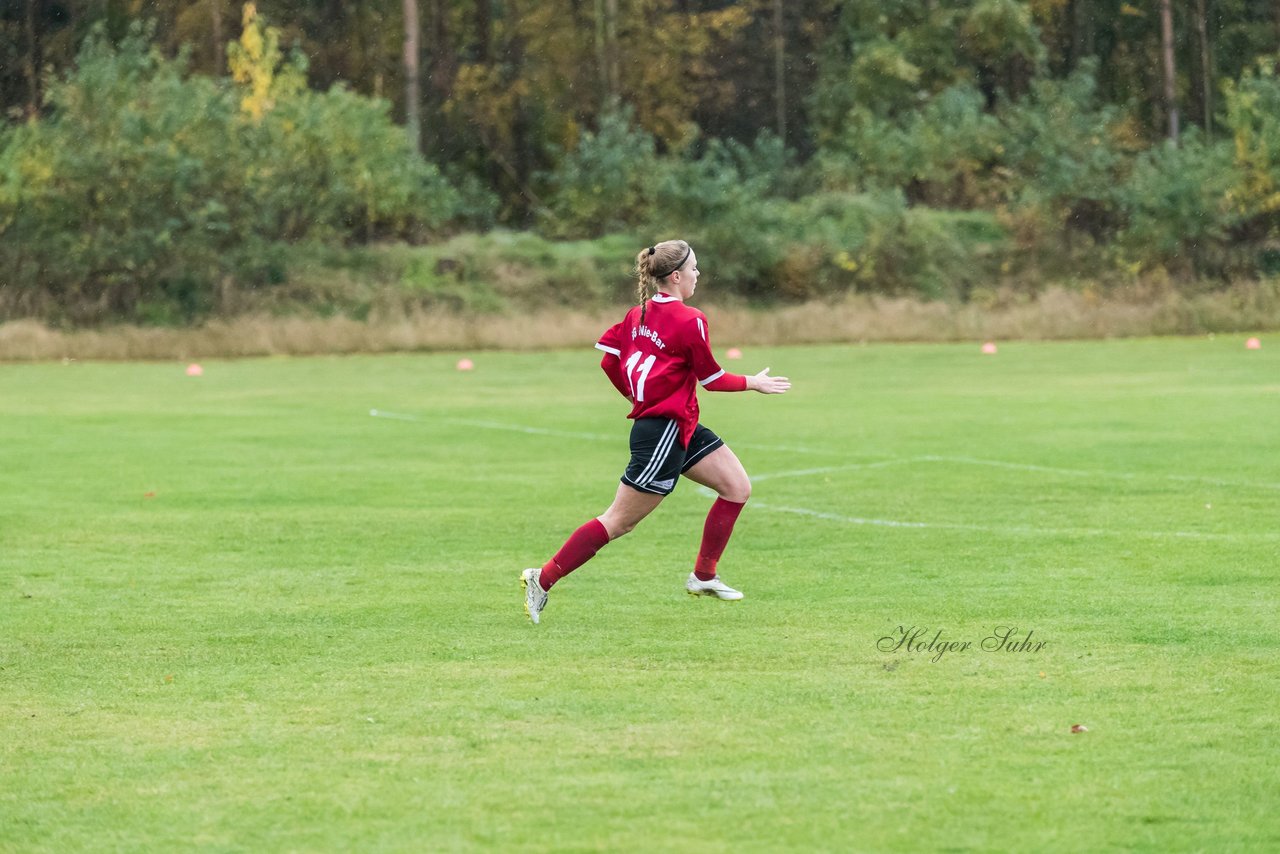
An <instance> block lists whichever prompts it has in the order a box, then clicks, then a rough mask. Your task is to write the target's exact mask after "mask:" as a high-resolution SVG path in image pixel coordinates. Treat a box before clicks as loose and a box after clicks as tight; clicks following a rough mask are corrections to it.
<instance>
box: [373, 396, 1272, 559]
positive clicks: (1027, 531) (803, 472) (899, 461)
mask: <svg viewBox="0 0 1280 854" xmlns="http://www.w3.org/2000/svg"><path fill="white" fill-rule="evenodd" d="M369 414H370V415H371V416H373V417H375V418H391V419H394V420H397V421H412V422H417V423H427V422H430V421H444V422H448V423H451V424H461V425H464V426H468V427H481V428H484V429H489V430H504V431H508V432H514V433H526V434H531V435H536V436H559V437H564V438H570V439H589V440H593V441H603V442H616V441H618V437H617V436H615V435H609V434H605V433H577V432H573V431H569V430H553V429H548V428H543V427H526V426H524V425H520V424H508V423H504V422H501V421H482V420H476V419H470V418H435V419H429V418H422V417H420V416H417V415H406V414H404V413H399V412H388V411H386V410H385V409H371V410H369ZM735 444H739V443H735ZM739 446H740V447H752V446H749V445H740V444H739ZM754 447H757V448H765V449H768V450H796V449H787V448H783V447H782V446H767V445H756V446H754ZM809 452H811V453H827V452H825V451H818V450H812V449H811V450H810V451H809ZM912 463H962V464H966V465H983V466H993V467H997V468H1008V469H1015V470H1018V471H1037V472H1044V473H1046V474H1063V475H1072V476H1080V477H1111V478H1122V479H1126V480H1130V479H1137V478H1143V477H1148V478H1164V479H1167V480H1181V481H1187V480H1189V481H1196V482H1202V483H1210V484H1215V485H1222V486H1244V487H1256V488H1258V489H1280V484H1273V483H1251V482H1248V481H1228V480H1220V479H1217V478H1207V477H1199V476H1194V475H1160V474H1138V473H1132V472H1114V471H1106V470H1099V469H1092V470H1089V469H1065V468H1053V467H1049V466H1036V465H1026V464H1023V463H1009V462H1003V461H1001V460H982V459H976V458H973V457H945V456H936V455H929V456H921V457H899V458H895V459H889V460H879V461H877V462H873V463H850V464H848V465H842V466H822V467H817V468H809V469H796V470H793V471H782V472H772V473H766V474H760V475H754V476H753V477H752V478H751V482H752V483H758V482H760V481H762V480H770V479H773V478H780V477H811V476H813V475H818V474H827V473H831V472H842V471H857V470H860V469H875V468H886V467H888V466H895V465H909V464H912ZM698 490H699V492H701V493H702V494H703V495H706V496H709V497H714V496H715V492H713V491H712V490H710V489H708V488H707V487H705V486H699V487H698ZM751 506H752V507H758V508H760V509H761V510H771V511H773V512H775V513H791V514H794V515H798V516H808V517H810V518H813V519H824V520H826V521H829V522H840V523H842V524H846V525H870V526H876V527H882V528H914V529H929V530H955V531H977V532H982V533H990V534H1016V535H1024V536H1025V535H1032V536H1034V535H1050V536H1054V535H1065V536H1089V537H1139V538H1153V537H1154V538H1175V539H1192V540H1219V541H1228V542H1229V541H1235V540H1280V534H1214V533H1205V532H1198V531H1114V530H1108V529H1104V528H1038V527H1034V526H1025V525H1009V526H998V525H968V524H962V523H952V522H907V521H902V520H896V519H871V518H866V517H861V516H847V515H843V514H840V513H826V512H823V511H821V510H811V509H809V508H807V507H784V506H782V505H778V504H769V503H766V502H762V501H759V500H753V501H752V502H751Z"/></svg>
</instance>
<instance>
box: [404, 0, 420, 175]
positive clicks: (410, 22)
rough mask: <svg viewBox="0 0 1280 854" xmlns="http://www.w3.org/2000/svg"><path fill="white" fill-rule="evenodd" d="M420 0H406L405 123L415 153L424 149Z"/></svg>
mask: <svg viewBox="0 0 1280 854" xmlns="http://www.w3.org/2000/svg"><path fill="white" fill-rule="evenodd" d="M420 81H421V77H420V75H419V72H418V0H404V123H405V129H406V130H407V131H408V133H409V145H410V146H411V147H412V149H413V152H414V154H415V155H416V154H417V153H418V152H420V151H422V118H421V113H420V108H421V104H422V99H421V96H420V93H419V91H418V89H419V85H420Z"/></svg>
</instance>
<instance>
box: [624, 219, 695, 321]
mask: <svg viewBox="0 0 1280 854" xmlns="http://www.w3.org/2000/svg"><path fill="white" fill-rule="evenodd" d="M692 252H693V249H692V247H690V246H689V244H688V243H687V242H685V241H683V240H664V241H663V242H661V243H657V244H654V245H653V246H650V247H648V248H647V249H641V250H640V254H639V255H637V256H636V299H637V300H638V301H639V303H640V322H641V323H644V315H645V311H646V309H647V308H648V303H649V300H650V299H651V298H652V297H653V295H654V294H656V293H657V292H658V290H659V288H661V287H662V281H663V280H664V279H666V278H667V276H670V275H671V274H672V273H674V272H675V271H676V270H679V269H680V268H681V267H683V266H684V264H685V262H686V261H688V260H689V255H690V253H692Z"/></svg>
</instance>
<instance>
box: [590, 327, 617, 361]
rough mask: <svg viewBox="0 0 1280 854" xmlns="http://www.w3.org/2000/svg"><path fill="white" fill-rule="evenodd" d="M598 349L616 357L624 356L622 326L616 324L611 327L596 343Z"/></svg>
mask: <svg viewBox="0 0 1280 854" xmlns="http://www.w3.org/2000/svg"><path fill="white" fill-rule="evenodd" d="M596 349H597V350H603V351H604V352H606V353H611V354H613V355H614V356H621V355H622V324H621V323H615V324H614V325H613V326H610V327H609V328H608V329H607V330H605V333H604V334H603V335H601V336H600V340H599V341H597V342H596Z"/></svg>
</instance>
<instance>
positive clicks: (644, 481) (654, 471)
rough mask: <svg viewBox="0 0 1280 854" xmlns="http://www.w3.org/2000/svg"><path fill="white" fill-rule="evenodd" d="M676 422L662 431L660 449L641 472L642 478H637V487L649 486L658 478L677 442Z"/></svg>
mask: <svg viewBox="0 0 1280 854" xmlns="http://www.w3.org/2000/svg"><path fill="white" fill-rule="evenodd" d="M678 432H679V431H678V430H676V422H674V421H669V422H667V426H666V428H665V429H663V431H662V437H661V438H660V439H658V447H657V448H655V449H654V451H653V456H652V457H651V458H650V459H649V464H648V465H647V466H645V467H644V471H642V472H640V476H639V477H637V478H636V485H637V486H648V485H649V481H651V480H653V479H654V478H655V477H657V476H658V472H659V471H661V470H662V467H663V465H665V464H666V462H667V456H668V455H670V453H671V445H672V443H673V442H675V439H676V435H677V433H678Z"/></svg>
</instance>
